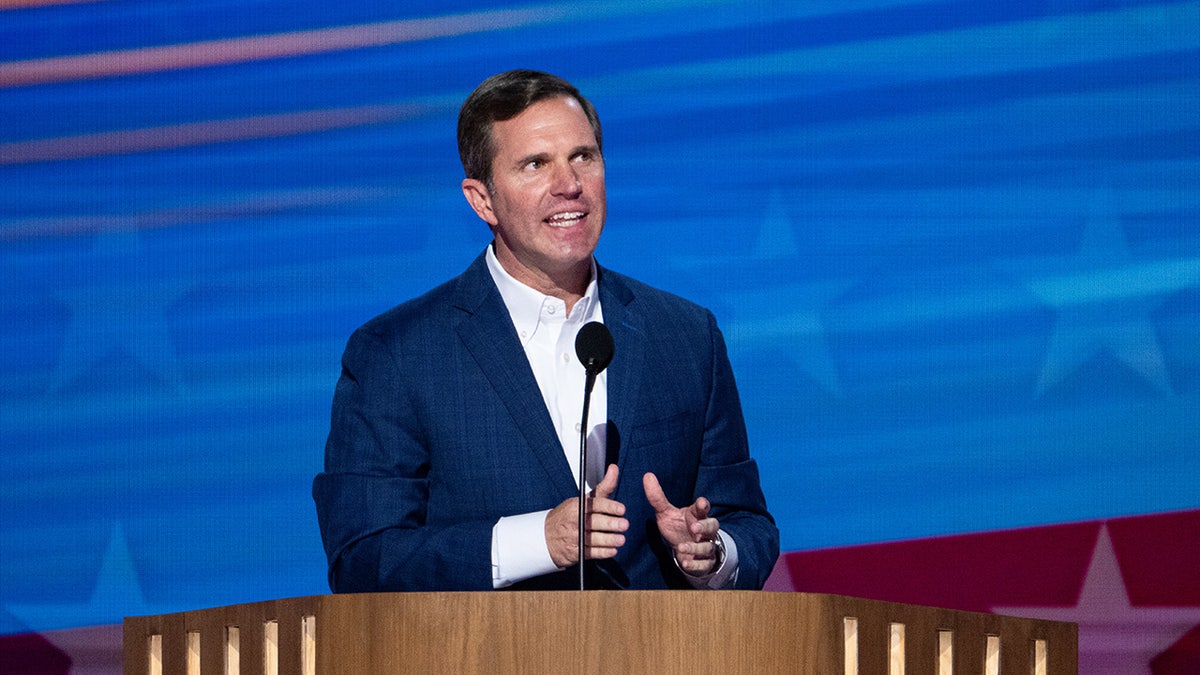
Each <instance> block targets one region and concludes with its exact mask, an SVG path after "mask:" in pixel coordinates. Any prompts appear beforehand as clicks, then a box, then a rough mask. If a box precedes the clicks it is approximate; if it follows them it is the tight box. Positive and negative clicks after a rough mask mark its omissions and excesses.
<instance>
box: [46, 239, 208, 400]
mask: <svg viewBox="0 0 1200 675" xmlns="http://www.w3.org/2000/svg"><path fill="white" fill-rule="evenodd" d="M92 258H93V259H96V260H106V261H108V262H107V263H106V264H104V265H103V266H102V267H100V268H99V269H97V270H95V274H94V276H93V278H92V279H89V280H88V283H87V284H84V285H80V286H78V287H76V288H72V289H68V290H64V291H63V292H62V293H61V296H62V298H63V299H64V300H65V301H66V302H67V303H68V304H69V305H70V307H71V321H70V324H69V325H68V328H67V333H66V336H65V338H64V340H63V347H62V355H61V357H60V359H59V366H58V373H57V376H56V378H55V382H56V385H55V388H56V389H58V390H60V391H61V390H64V389H68V388H70V387H71V386H72V384H73V383H75V382H76V381H77V380H79V379H80V378H81V377H84V376H86V375H87V374H88V373H89V372H90V371H91V370H92V369H93V368H96V367H98V366H99V365H100V364H102V363H103V362H105V361H106V360H108V359H111V358H113V357H124V358H126V359H131V360H132V363H133V364H134V365H136V366H137V367H139V368H141V369H142V370H143V371H144V372H145V373H146V374H148V375H149V376H150V377H152V378H153V379H154V380H155V381H156V383H157V384H158V385H160V386H162V387H164V388H174V387H176V386H177V385H178V374H177V367H176V366H177V358H178V355H177V353H176V348H175V343H174V340H173V339H172V338H171V334H170V330H169V328H168V326H167V317H166V311H167V309H168V308H169V307H170V306H171V305H172V304H173V303H174V302H176V301H177V300H178V299H179V298H180V297H182V296H183V294H184V293H185V292H186V291H187V290H188V289H189V288H190V287H191V286H192V283H191V282H190V281H188V280H186V279H184V277H183V276H182V275H176V276H171V277H165V278H158V277H151V276H150V275H148V274H147V272H146V268H147V267H148V266H149V264H150V262H151V261H150V260H148V258H147V255H146V254H145V252H144V251H143V248H142V242H141V238H140V236H139V234H138V232H137V231H132V232H114V233H107V234H102V235H99V236H97V238H96V243H95V247H94V251H93V255H92Z"/></svg>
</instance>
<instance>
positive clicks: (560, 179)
mask: <svg viewBox="0 0 1200 675" xmlns="http://www.w3.org/2000/svg"><path fill="white" fill-rule="evenodd" d="M551 188H552V189H553V191H554V194H556V195H563V196H566V197H577V196H579V193H580V192H582V191H583V185H582V184H581V183H580V182H579V173H578V172H577V171H576V170H575V167H574V166H572V165H571V163H570V162H567V163H566V164H559V165H558V166H557V167H556V168H555V170H554V181H553V183H552V184H551Z"/></svg>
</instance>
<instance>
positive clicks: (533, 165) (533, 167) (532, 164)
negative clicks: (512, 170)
mask: <svg viewBox="0 0 1200 675" xmlns="http://www.w3.org/2000/svg"><path fill="white" fill-rule="evenodd" d="M543 164H544V162H542V160H540V159H534V160H530V161H529V163H528V164H526V165H525V168H526V169H529V170H530V171H537V170H538V169H540V168H542V166H543Z"/></svg>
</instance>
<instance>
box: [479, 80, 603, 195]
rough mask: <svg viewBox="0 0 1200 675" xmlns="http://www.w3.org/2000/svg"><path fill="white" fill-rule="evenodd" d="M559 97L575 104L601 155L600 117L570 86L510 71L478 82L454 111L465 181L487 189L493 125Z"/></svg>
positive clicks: (491, 155) (492, 153) (490, 167)
mask: <svg viewBox="0 0 1200 675" xmlns="http://www.w3.org/2000/svg"><path fill="white" fill-rule="evenodd" d="M560 96H570V97H571V98H574V99H575V100H576V101H579V105H580V106H582V107H583V112H584V114H585V115H587V118H588V122H589V123H590V124H591V125H592V131H593V132H594V133H595V135H596V146H597V147H598V148H601V151H603V145H602V142H601V140H600V117H599V116H598V115H597V114H596V108H595V107H594V106H592V104H591V102H590V101H588V100H587V99H586V98H584V97H583V95H582V94H580V93H579V90H578V89H576V88H575V86H574V85H572V84H571V83H570V82H567V81H566V80H564V79H562V78H561V77H558V76H557V75H550V74H549V73H542V72H538V71H536V70H510V71H508V72H505V73H500V74H498V75H492V76H491V77H489V78H487V79H486V80H484V81H483V82H481V83H480V84H479V86H478V87H476V88H475V91H473V92H471V95H470V96H468V97H467V100H466V101H464V102H463V104H462V108H461V109H460V110H459V111H458V156H459V158H460V159H461V160H462V165H463V171H465V172H466V174H467V178H474V179H476V180H479V181H481V182H482V183H483V184H484V185H487V186H488V189H491V186H492V160H493V159H494V158H495V155H496V148H495V145H494V144H493V142H492V124H493V123H494V122H501V121H504V120H510V119H512V118H514V117H516V116H517V115H520V114H521V113H522V112H524V111H525V109H526V108H528V107H529V106H531V105H533V104H534V103H537V102H539V101H543V100H546V99H549V98H557V97H560Z"/></svg>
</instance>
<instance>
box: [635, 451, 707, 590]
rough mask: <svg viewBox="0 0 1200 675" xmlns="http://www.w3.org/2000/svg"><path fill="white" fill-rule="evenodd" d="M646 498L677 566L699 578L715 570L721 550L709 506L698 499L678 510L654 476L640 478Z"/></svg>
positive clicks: (704, 501)
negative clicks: (672, 552)
mask: <svg viewBox="0 0 1200 675" xmlns="http://www.w3.org/2000/svg"><path fill="white" fill-rule="evenodd" d="M642 487H643V488H644V489H645V491H646V499H647V500H649V501H650V506H653V507H654V512H655V518H656V520H657V521H658V531H659V532H660V533H661V534H662V537H663V539H665V540H666V541H667V543H668V544H670V545H671V548H672V550H673V551H674V553H675V560H676V561H677V562H678V563H679V567H680V568H681V569H682V570H683V571H684V572H687V573H688V574H691V575H692V576H697V577H701V576H704V575H706V574H710V573H712V572H713V571H715V569H716V565H717V562H718V558H719V557H720V555H721V549H720V547H719V545H718V544H717V538H718V537H719V536H720V535H718V534H717V531H718V530H719V529H720V528H721V525H720V523H718V522H717V519H716V518H712V517H709V515H708V511H709V508H710V507H711V505H710V504H709V502H708V500H707V499H705V498H704V497H699V498H698V499H696V501H695V502H693V503H692V504H691V505H690V506H687V507H684V508H678V507H676V506H674V505H673V504H671V502H670V501H669V500H668V499H667V495H666V494H665V493H663V489H662V486H661V485H659V483H658V477H657V476H655V475H654V474H653V473H647V474H646V475H644V476H642Z"/></svg>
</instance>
